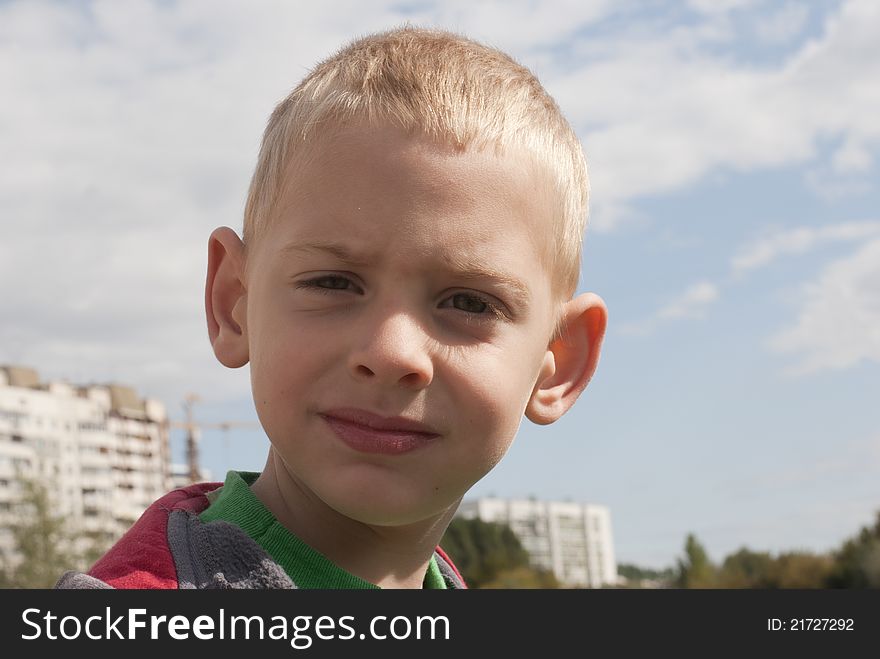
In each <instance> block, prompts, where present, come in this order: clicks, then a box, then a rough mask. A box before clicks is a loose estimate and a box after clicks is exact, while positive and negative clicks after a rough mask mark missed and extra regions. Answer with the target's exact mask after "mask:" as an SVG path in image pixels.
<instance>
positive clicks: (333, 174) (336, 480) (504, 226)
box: [242, 126, 556, 525]
mask: <svg viewBox="0 0 880 659" xmlns="http://www.w3.org/2000/svg"><path fill="white" fill-rule="evenodd" d="M312 156H313V158H310V159H309V160H308V163H307V165H305V166H302V167H300V168H299V169H298V171H295V172H293V173H291V174H290V176H289V181H288V183H287V188H286V191H285V193H284V196H283V198H282V202H281V204H280V205H279V210H278V211H277V212H276V215H275V217H273V218H272V220H271V223H270V226H269V228H268V229H267V230H266V232H265V233H264V234H263V235H261V236H260V237H259V238H258V239H257V240H256V241H255V243H254V244H252V245H249V246H248V252H247V265H246V273H247V274H246V276H245V288H246V298H245V299H246V304H247V306H246V310H247V311H246V321H245V322H244V323H243V327H242V329H243V333H244V335H245V337H246V340H247V350H248V358H249V359H250V363H251V379H252V385H253V394H254V401H255V404H256V408H257V412H258V414H259V417H260V420H261V422H262V424H263V426H264V427H265V430H266V432H267V434H268V436H269V438H270V440H271V442H272V445H273V447H274V450H275V451H276V453H277V455H278V456H279V457H280V458H281V459H282V460H283V464H284V470H285V471H286V472H287V476H289V478H291V479H292V480H293V482H294V483H296V485H297V486H298V487H299V488H301V489H302V491H304V492H306V493H307V494H308V495H314V496H316V497H317V498H318V499H320V500H321V501H322V502H323V503H325V504H327V505H329V506H330V507H332V508H333V509H335V510H336V511H338V512H340V513H342V514H344V515H346V516H348V517H350V518H353V519H356V520H359V521H361V522H364V523H368V524H377V525H400V524H407V523H412V522H416V521H419V520H426V519H429V518H431V517H432V516H437V515H439V514H442V513H444V512H445V511H447V510H448V509H449V508H450V507H451V506H453V505H455V504H457V502H458V501H459V499H460V498H461V497H462V496H463V495H464V493H465V492H466V491H467V490H468V489H469V488H470V487H471V486H472V485H473V484H474V483H475V482H476V481H477V480H479V479H480V478H482V477H483V476H484V475H485V474H486V473H487V472H488V471H489V470H490V469H491V468H492V467H493V466H494V465H495V464H496V463H497V462H498V461H499V459H500V458H501V457H502V456H503V455H504V453H505V452H506V451H507V449H508V447H509V446H510V443H511V441H512V440H513V438H514V435H515V434H516V432H517V429H518V427H519V424H520V421H521V419H522V416H523V412H524V410H525V409H526V405H527V402H528V401H529V398H530V396H531V395H532V393H533V390H534V389H535V387H536V382H538V381H539V379H540V378H542V377H546V375H547V372H548V368H549V370H550V371H551V372H552V368H553V367H552V358H548V355H549V353H548V352H547V347H548V342H549V340H550V338H551V334H552V332H553V328H554V322H555V317H554V310H555V309H556V307H555V306H554V300H552V299H551V277H550V273H548V272H547V271H546V269H545V267H544V266H543V265H542V263H541V260H540V253H541V249H542V247H543V245H544V243H543V242H542V241H543V240H547V239H548V238H547V234H548V233H549V232H551V231H553V227H554V221H553V219H552V218H551V211H550V210H549V209H551V208H553V207H554V205H553V204H551V203H549V201H548V186H547V185H546V183H545V182H544V179H543V178H542V177H540V176H538V175H537V174H536V172H535V168H534V167H533V166H532V165H531V164H530V162H529V160H528V159H527V158H526V157H524V156H523V155H522V154H519V153H512V152H510V151H508V153H506V154H505V155H503V156H498V155H496V154H495V152H494V150H493V149H491V148H489V149H487V150H485V151H483V152H479V151H476V150H468V151H465V152H456V151H455V150H454V149H451V148H449V147H446V146H438V145H436V144H434V143H432V142H430V141H429V140H427V139H426V138H424V137H417V136H416V137H414V136H409V135H407V134H406V133H404V132H402V131H399V130H398V129H396V128H393V127H384V128H383V127H379V128H375V127H374V128H368V127H365V126H355V127H348V128H344V129H341V130H340V131H339V132H337V133H335V134H334V135H332V136H328V137H324V138H322V139H321V140H320V141H319V143H318V144H317V145H316V146H314V147H313V153H312ZM548 362H549V366H548ZM401 418H403V419H407V420H410V421H411V422H412V423H413V424H416V425H414V426H411V427H409V426H406V424H405V423H404V422H402V421H401V420H400V419H401ZM365 426H373V427H372V428H370V427H365Z"/></svg>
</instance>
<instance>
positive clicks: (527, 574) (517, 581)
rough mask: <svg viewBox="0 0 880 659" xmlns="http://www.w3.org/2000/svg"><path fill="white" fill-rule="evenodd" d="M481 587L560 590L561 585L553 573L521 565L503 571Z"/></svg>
mask: <svg viewBox="0 0 880 659" xmlns="http://www.w3.org/2000/svg"><path fill="white" fill-rule="evenodd" d="M479 587H480V588H484V589H488V588H497V589H501V588H504V589H513V588H559V587H560V585H559V581H557V580H556V577H555V576H554V574H553V573H552V572H550V571H548V570H538V569H535V568H532V567H528V566H523V565H521V566H519V567H514V568H507V569H504V570H501V571H500V572H498V574H496V575H495V577H494V578H493V579H491V580H490V581H487V582H485V583H483V584H481V585H480V586H479Z"/></svg>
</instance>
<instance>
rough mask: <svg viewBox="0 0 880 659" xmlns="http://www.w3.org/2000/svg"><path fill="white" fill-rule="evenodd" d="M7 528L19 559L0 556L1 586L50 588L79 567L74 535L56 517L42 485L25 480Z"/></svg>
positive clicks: (65, 523) (63, 520)
mask: <svg viewBox="0 0 880 659" xmlns="http://www.w3.org/2000/svg"><path fill="white" fill-rule="evenodd" d="M20 482H21V486H22V496H21V498H20V500H19V501H18V502H17V503H16V504H15V509H14V511H13V514H12V521H11V523H10V524H9V525H8V529H9V530H10V531H11V532H12V538H13V541H14V546H15V551H16V553H17V554H18V558H17V559H13V558H11V557H9V556H5V557H4V556H0V587H3V588H51V587H52V586H53V585H55V582H56V581H57V580H58V577H59V576H61V573H62V572H63V571H64V570H65V569H69V568H70V567H72V566H74V565H77V564H78V563H79V562H80V556H78V555H77V553H76V552H74V551H73V549H72V548H73V546H74V543H75V538H76V536H75V534H73V533H72V532H71V531H70V529H69V528H68V526H67V522H66V520H65V519H64V518H63V517H61V516H58V515H56V514H54V512H53V509H52V504H51V502H50V500H49V494H48V492H47V491H46V488H45V487H44V486H42V485H41V484H40V483H37V482H35V481H32V480H27V479H23V480H21V481H20Z"/></svg>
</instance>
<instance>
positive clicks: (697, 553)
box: [674, 533, 716, 588]
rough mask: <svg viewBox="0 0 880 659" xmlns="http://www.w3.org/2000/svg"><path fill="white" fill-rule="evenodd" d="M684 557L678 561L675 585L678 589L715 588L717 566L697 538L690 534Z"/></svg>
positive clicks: (686, 541) (686, 542)
mask: <svg viewBox="0 0 880 659" xmlns="http://www.w3.org/2000/svg"><path fill="white" fill-rule="evenodd" d="M684 554H685V555H684V557H683V558H680V559H678V569H677V570H676V578H675V581H674V585H675V586H676V587H677V588H713V587H715V585H716V579H715V566H714V565H712V562H711V561H710V560H709V555H708V554H707V553H706V550H705V549H704V548H703V545H701V544H700V542H699V540H697V537H696V536H695V535H694V534H693V533H691V534H688V537H687V540H685V544H684Z"/></svg>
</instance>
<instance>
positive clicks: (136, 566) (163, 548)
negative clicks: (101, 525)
mask: <svg viewBox="0 0 880 659" xmlns="http://www.w3.org/2000/svg"><path fill="white" fill-rule="evenodd" d="M221 485H222V483H196V484H195V485H189V486H187V487H183V488H180V489H177V490H173V491H171V492H169V493H168V494H166V495H164V496H163V497H161V498H159V499H157V500H156V501H155V502H153V504H152V505H150V507H149V508H147V509H146V510H145V511H144V513H143V514H142V515H141V517H140V519H138V521H136V522H135V523H134V525H133V526H132V527H131V528H130V529H129V530H128V531H127V532H126V533H125V535H123V536H122V538H120V539H119V541H118V542H117V543H116V544H115V545H113V547H111V548H110V550H109V551H108V552H107V553H106V554H104V556H102V557H101V558H100V559H99V560H98V562H97V563H95V564H94V565H93V566H92V569H91V570H89V571H88V575H89V576H91V577H94V578H95V579H98V580H100V581H103V582H104V583H106V584H107V585H109V586H112V587H113V588H165V589H167V588H177V587H178V580H177V569H176V568H175V564H174V558H173V556H172V555H171V550H170V548H169V546H168V515H169V514H170V513H171V511H172V510H185V511H187V512H191V513H196V514H198V513H200V512H202V511H203V510H204V509H205V508H207V507H208V504H209V502H208V498H207V496H206V494H207V493H208V492H211V491H213V490H216V489H217V488H218V487H220V486H221Z"/></svg>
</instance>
